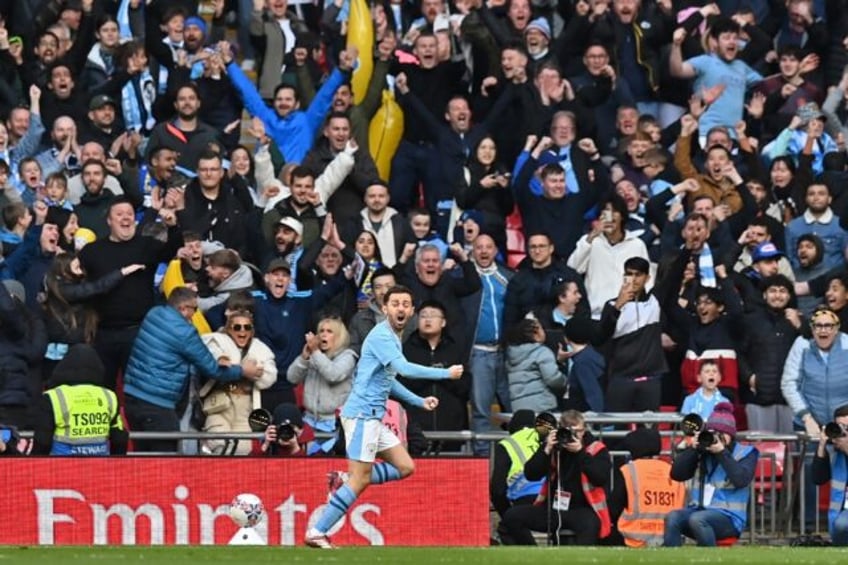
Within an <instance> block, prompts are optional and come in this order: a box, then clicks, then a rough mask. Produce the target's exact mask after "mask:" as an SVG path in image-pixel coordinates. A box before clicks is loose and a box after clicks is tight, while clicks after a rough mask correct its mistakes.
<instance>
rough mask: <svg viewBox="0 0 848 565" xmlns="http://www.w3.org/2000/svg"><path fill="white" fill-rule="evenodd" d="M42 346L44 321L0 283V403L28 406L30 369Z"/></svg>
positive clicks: (44, 345) (39, 354)
mask: <svg viewBox="0 0 848 565" xmlns="http://www.w3.org/2000/svg"><path fill="white" fill-rule="evenodd" d="M46 347H47V332H46V331H45V329H44V321H43V320H42V319H41V317H40V316H37V315H33V314H30V312H29V310H28V309H27V308H26V306H24V305H23V304H22V303H21V302H19V301H18V299H17V298H13V297H12V296H11V295H10V294H9V291H8V290H6V287H5V286H4V285H2V284H0V406H28V405H29V404H30V403H31V402H32V388H33V387H32V383H31V379H30V375H29V373H30V369H31V367H32V366H33V365H34V364H35V363H36V362H37V361H38V360H40V359H41V357H42V356H43V355H44V350H45V348H46ZM5 423H7V424H15V425H19V424H20V422H5Z"/></svg>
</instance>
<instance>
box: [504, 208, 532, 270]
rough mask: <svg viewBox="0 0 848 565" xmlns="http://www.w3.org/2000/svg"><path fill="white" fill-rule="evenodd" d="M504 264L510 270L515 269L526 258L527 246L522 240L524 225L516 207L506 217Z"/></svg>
mask: <svg viewBox="0 0 848 565" xmlns="http://www.w3.org/2000/svg"><path fill="white" fill-rule="evenodd" d="M506 251H507V253H506V263H507V266H509V268H511V269H517V268H518V264H519V263H521V262H522V261H523V260H524V257H526V256H527V245H526V242H525V239H524V224H523V222H522V220H521V213H520V212H519V211H518V206H516V207H515V208H513V210H512V214H510V215H509V216H507V217H506Z"/></svg>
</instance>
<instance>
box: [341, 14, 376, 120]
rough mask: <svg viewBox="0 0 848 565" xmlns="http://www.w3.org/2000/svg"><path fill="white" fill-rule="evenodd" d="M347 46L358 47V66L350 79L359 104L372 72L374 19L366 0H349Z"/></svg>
mask: <svg viewBox="0 0 848 565" xmlns="http://www.w3.org/2000/svg"><path fill="white" fill-rule="evenodd" d="M347 46H348V47H353V46H355V47H356V48H357V49H359V66H358V67H357V69H356V70H355V71H353V76H352V77H351V80H350V83H351V84H350V86H351V89H353V102H354V104H359V103H360V102H362V99H363V98H365V93H366V92H367V91H368V83H369V82H371V74H372V73H373V72H374V20H372V19H371V10H370V9H369V8H368V2H366V0H350V16H349V17H348V20H347Z"/></svg>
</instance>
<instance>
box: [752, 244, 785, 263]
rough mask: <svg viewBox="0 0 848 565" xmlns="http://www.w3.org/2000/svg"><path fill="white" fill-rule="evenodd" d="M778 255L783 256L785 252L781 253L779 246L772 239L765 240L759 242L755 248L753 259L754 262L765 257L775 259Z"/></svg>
mask: <svg viewBox="0 0 848 565" xmlns="http://www.w3.org/2000/svg"><path fill="white" fill-rule="evenodd" d="M776 257H783V253H781V252H780V249H778V248H777V246H775V244H774V243H772V242H770V241H764V242H763V243H761V244H759V245H758V246H757V247H755V248H754V252H753V253H751V261H753V262H754V263H756V262H757V261H762V260H763V259H773V258H776Z"/></svg>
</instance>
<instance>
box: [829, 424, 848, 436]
mask: <svg viewBox="0 0 848 565" xmlns="http://www.w3.org/2000/svg"><path fill="white" fill-rule="evenodd" d="M824 435H825V436H826V437H827V439H829V440H834V439H839V438H841V437H845V436H846V435H848V432H846V430H845V427H844V426H842V424H839V423H837V422H828V423H827V424H826V425H825V427H824Z"/></svg>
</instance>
